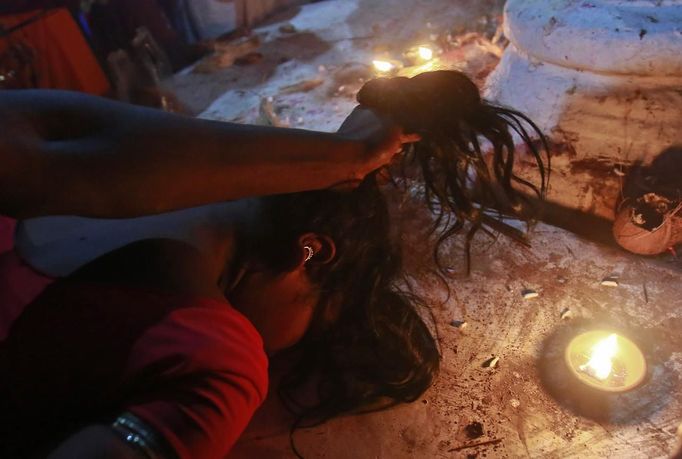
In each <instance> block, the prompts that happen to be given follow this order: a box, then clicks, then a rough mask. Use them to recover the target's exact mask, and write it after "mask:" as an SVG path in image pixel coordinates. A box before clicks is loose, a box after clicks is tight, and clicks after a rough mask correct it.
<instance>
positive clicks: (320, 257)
mask: <svg viewBox="0 0 682 459" xmlns="http://www.w3.org/2000/svg"><path fill="white" fill-rule="evenodd" d="M334 256H336V244H335V243H334V240H333V239H332V238H330V237H329V236H325V235H323V234H317V233H305V234H302V235H301V236H300V237H299V238H298V260H299V266H303V265H305V264H306V263H319V264H326V263H329V262H331V261H332V260H333V259H334Z"/></svg>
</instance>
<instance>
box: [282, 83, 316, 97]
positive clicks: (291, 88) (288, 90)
mask: <svg viewBox="0 0 682 459" xmlns="http://www.w3.org/2000/svg"><path fill="white" fill-rule="evenodd" d="M322 83H324V81H323V80H304V81H299V82H298V83H294V84H290V85H288V86H282V87H281V88H279V90H280V94H293V93H295V92H308V91H312V90H313V89H315V88H317V87H318V86H320V85H321V84H322Z"/></svg>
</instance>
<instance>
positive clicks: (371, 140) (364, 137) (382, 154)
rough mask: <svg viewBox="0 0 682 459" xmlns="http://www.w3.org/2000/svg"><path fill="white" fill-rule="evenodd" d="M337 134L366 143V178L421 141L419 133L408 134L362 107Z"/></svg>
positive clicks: (354, 112)
mask: <svg viewBox="0 0 682 459" xmlns="http://www.w3.org/2000/svg"><path fill="white" fill-rule="evenodd" d="M337 133H338V134H339V135H341V136H342V137H344V138H346V139H349V140H356V141H361V142H363V143H364V144H365V155H364V158H363V164H362V167H363V170H362V171H361V173H362V175H363V176H364V175H367V174H369V173H370V172H372V171H374V170H376V169H379V168H381V167H383V166H386V165H387V164H389V163H390V162H391V160H392V159H393V158H394V156H395V155H396V154H398V153H400V151H401V150H402V148H403V146H404V145H405V144H408V143H414V142H419V141H420V140H421V137H420V136H419V134H406V133H404V132H403V129H402V128H401V127H399V126H397V125H396V124H395V123H393V122H392V121H391V120H390V119H389V118H386V117H381V116H379V115H377V114H376V113H375V112H373V111H372V110H370V109H368V108H365V107H362V106H357V107H356V108H355V110H353V112H352V113H351V114H350V115H349V116H348V118H346V120H345V121H344V122H343V124H342V125H341V127H340V128H339V130H338V132H337Z"/></svg>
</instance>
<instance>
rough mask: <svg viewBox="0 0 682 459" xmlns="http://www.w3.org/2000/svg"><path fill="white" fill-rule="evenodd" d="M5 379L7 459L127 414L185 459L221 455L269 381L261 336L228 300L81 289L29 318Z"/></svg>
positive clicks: (2, 448)
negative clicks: (152, 431)
mask: <svg viewBox="0 0 682 459" xmlns="http://www.w3.org/2000/svg"><path fill="white" fill-rule="evenodd" d="M2 306H3V305H1V304H0V308H2ZM1 318H2V315H0V320H1ZM7 326H8V324H7V323H4V324H0V330H1V329H2V328H7ZM0 375H2V377H1V378H0V426H2V427H0V457H26V456H28V455H33V454H37V455H41V454H44V453H46V452H47V451H49V450H50V449H52V448H54V447H55V446H56V445H58V444H59V443H60V442H61V441H63V439H64V438H65V437H68V436H69V435H70V434H72V433H74V432H75V431H77V430H78V429H80V428H82V427H83V426H85V425H88V424H92V423H110V422H112V421H113V419H114V418H115V417H116V416H118V415H119V414H121V413H122V412H124V411H129V412H131V413H133V414H135V415H136V416H138V417H139V418H140V419H142V420H143V421H144V422H146V423H147V424H148V425H149V426H150V427H152V429H153V430H155V431H156V432H157V433H159V434H160V435H161V437H162V438H164V439H165V440H166V441H167V443H168V444H169V445H170V446H172V448H173V449H175V451H176V452H177V454H178V456H179V457H180V458H182V459H185V458H187V459H190V458H191V459H201V458H222V457H224V456H225V455H226V454H227V452H228V451H229V450H230V448H231V447H232V445H233V444H234V443H235V441H236V440H237V438H238V437H239V435H240V434H241V432H242V431H243V430H244V428H245V427H246V425H247V423H248V422H249V420H250V419H251V416H252V415H253V413H254V411H255V410H256V408H257V407H258V406H259V405H260V404H261V403H262V401H263V400H264V398H265V395H266V392H267V379H268V374H267V357H266V355H265V353H264V351H263V342H262V339H261V337H260V335H259V334H258V332H257V331H256V330H255V328H254V327H253V325H251V323H250V322H249V321H248V320H247V319H246V318H245V317H244V316H242V315H241V314H240V313H239V312H237V311H236V310H235V309H233V308H232V307H231V306H230V305H229V304H227V302H225V301H220V300H215V299H202V298H186V297H179V296H177V295H170V294H165V293H159V292H151V291H147V290H142V289H136V288H132V287H121V286H115V285H105V284H84V283H78V282H73V281H58V282H55V283H54V284H53V285H51V286H49V287H48V288H47V289H46V290H45V291H44V292H43V293H42V294H41V295H40V296H39V297H38V298H37V299H36V300H35V301H33V302H32V303H31V304H30V305H28V306H27V307H26V308H25V309H24V310H23V312H22V313H21V315H20V317H19V318H18V319H17V320H16V321H15V322H14V324H13V325H12V327H11V329H10V332H9V334H8V337H7V339H6V340H5V341H3V342H0ZM40 441H44V443H43V444H41V445H38V442H40ZM37 447H38V448H39V449H36V448H37Z"/></svg>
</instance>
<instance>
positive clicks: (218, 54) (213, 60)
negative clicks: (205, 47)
mask: <svg viewBox="0 0 682 459" xmlns="http://www.w3.org/2000/svg"><path fill="white" fill-rule="evenodd" d="M260 44H261V43H260V38H258V36H256V35H253V36H251V37H246V38H240V39H239V40H235V41H229V42H224V41H220V40H218V41H216V42H215V43H213V54H211V55H210V56H207V57H205V58H204V59H203V60H201V61H200V62H199V63H198V64H197V65H196V66H195V67H194V70H193V72H194V73H213V72H215V71H217V70H220V69H224V68H227V67H231V66H232V64H234V63H235V61H236V60H237V59H239V58H240V57H244V56H246V55H247V54H250V53H253V52H254V51H255V50H256V49H258V47H259V46H260Z"/></svg>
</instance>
